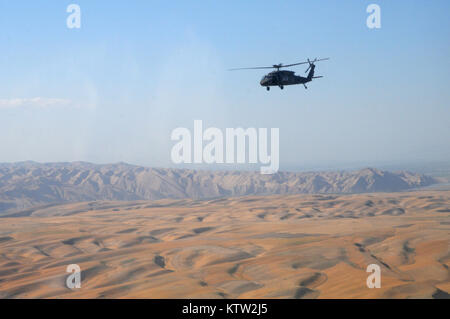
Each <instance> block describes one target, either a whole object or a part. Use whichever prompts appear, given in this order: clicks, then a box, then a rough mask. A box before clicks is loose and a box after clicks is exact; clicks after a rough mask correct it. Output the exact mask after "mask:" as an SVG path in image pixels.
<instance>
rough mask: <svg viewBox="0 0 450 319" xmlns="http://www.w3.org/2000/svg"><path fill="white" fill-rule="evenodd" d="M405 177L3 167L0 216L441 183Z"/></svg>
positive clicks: (364, 172) (372, 172) (77, 165)
mask: <svg viewBox="0 0 450 319" xmlns="http://www.w3.org/2000/svg"><path fill="white" fill-rule="evenodd" d="M437 182H438V180H437V179H435V178H433V177H429V176H426V175H422V174H415V173H411V172H406V171H399V172H388V171H382V170H378V169H374V168H366V169H361V170H356V171H339V172H328V171H327V172H295V173H294V172H278V173H276V174H273V175H261V174H260V173H259V172H250V171H206V170H189V169H170V168H148V167H142V166H135V165H130V164H126V163H118V164H102V165H101V164H92V163H86V162H71V163H44V164H41V163H36V162H19V163H3V164H0V214H5V213H7V212H11V211H20V210H24V209H27V208H30V207H33V206H38V205H48V204H56V203H65V202H82V201H96V200H156V199H163V198H173V199H181V198H191V199H203V198H215V197H228V196H244V195H268V194H315V193H367V192H397V191H404V190H408V189H413V188H417V187H423V186H428V185H431V184H435V183H437Z"/></svg>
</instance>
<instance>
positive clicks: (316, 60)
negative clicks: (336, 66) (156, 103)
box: [313, 58, 330, 62]
mask: <svg viewBox="0 0 450 319" xmlns="http://www.w3.org/2000/svg"><path fill="white" fill-rule="evenodd" d="M329 59H330V58H323V59H315V60H314V61H313V62H318V61H325V60H329Z"/></svg>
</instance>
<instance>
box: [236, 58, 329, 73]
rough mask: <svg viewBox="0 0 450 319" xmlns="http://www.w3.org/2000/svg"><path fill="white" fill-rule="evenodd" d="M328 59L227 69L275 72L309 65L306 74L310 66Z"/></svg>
mask: <svg viewBox="0 0 450 319" xmlns="http://www.w3.org/2000/svg"><path fill="white" fill-rule="evenodd" d="M329 59H330V58H323V59H317V58H315V59H314V60H312V61H311V60H310V59H308V60H307V61H305V62H298V63H292V64H286V65H284V64H282V63H279V64H274V65H272V66H256V67H251V68H234V69H229V71H236V70H257V69H277V71H279V70H280V69H281V68H287V67H291V66H294V65H301V64H307V63H308V64H309V66H308V69H307V70H306V72H308V70H309V69H310V68H311V66H312V65H313V64H314V63H315V62H318V61H324V60H329Z"/></svg>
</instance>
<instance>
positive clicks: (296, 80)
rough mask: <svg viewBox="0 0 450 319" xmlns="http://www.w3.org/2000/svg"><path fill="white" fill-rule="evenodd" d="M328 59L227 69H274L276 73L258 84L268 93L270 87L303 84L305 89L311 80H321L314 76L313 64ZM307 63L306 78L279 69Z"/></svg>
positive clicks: (265, 76)
mask: <svg viewBox="0 0 450 319" xmlns="http://www.w3.org/2000/svg"><path fill="white" fill-rule="evenodd" d="M329 59H330V58H324V59H317V58H315V59H314V60H312V61H311V60H310V59H308V60H307V61H305V62H299V63H293V64H286V65H283V64H282V63H279V64H274V65H272V66H258V67H252V68H235V69H229V71H236V70H255V69H276V71H272V72H270V73H268V74H266V75H264V76H263V78H262V79H261V81H260V82H259V84H261V86H265V87H266V90H267V91H269V90H270V87H271V86H279V87H280V89H284V86H285V85H295V84H303V86H304V87H305V89H307V88H308V87H307V86H306V83H308V82H311V81H312V80H313V79H318V78H322V77H323V76H314V70H315V68H316V65H315V64H314V63H316V62H318V61H324V60H329ZM306 63H308V64H309V66H308V68H307V69H306V71H305V73H307V72H308V71H309V73H308V75H307V76H306V77H303V76H299V75H295V72H293V71H288V70H280V69H281V68H287V67H291V66H294V65H300V64H306Z"/></svg>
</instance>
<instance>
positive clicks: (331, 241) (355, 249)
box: [0, 191, 450, 298]
mask: <svg viewBox="0 0 450 319" xmlns="http://www.w3.org/2000/svg"><path fill="white" fill-rule="evenodd" d="M449 243H450V191H421V192H406V193H395V194H394V193H376V194H375V193H373V194H358V195H330V194H327V195H273V196H265V197H256V196H252V197H234V198H220V199H213V200H188V199H181V200H158V201H133V202H108V201H104V202H103V201H97V202H82V203H73V204H66V205H62V206H49V207H46V208H39V209H30V210H28V211H26V213H23V212H22V213H20V212H19V213H17V214H13V215H11V216H8V217H3V218H0V297H2V298H55V297H57V298H448V297H449V294H450V274H449V266H450V252H449ZM74 263H75V264H78V265H80V267H81V269H82V288H81V289H78V290H70V289H68V288H66V286H65V280H66V278H67V276H68V274H67V273H66V267H67V265H69V264H74ZM373 263H375V264H378V265H380V266H381V271H382V273H381V284H382V287H381V288H380V289H369V288H367V286H366V279H367V276H368V275H369V273H366V267H367V265H369V264H373Z"/></svg>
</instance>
